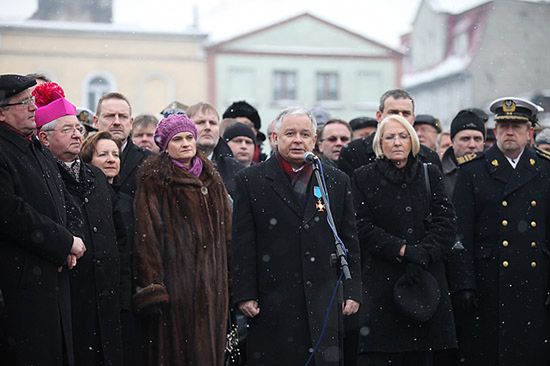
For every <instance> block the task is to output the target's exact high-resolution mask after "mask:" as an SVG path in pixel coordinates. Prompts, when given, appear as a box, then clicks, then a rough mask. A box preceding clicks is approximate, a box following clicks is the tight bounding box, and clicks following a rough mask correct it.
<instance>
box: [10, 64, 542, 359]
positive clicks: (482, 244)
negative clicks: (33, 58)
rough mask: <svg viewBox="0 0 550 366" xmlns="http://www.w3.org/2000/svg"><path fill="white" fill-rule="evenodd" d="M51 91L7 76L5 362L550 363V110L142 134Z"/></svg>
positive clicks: (181, 123)
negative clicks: (544, 113) (548, 126)
mask: <svg viewBox="0 0 550 366" xmlns="http://www.w3.org/2000/svg"><path fill="white" fill-rule="evenodd" d="M40 79H41V77H40V76H39V75H38V76H37V75H27V76H23V75H17V74H4V75H0V364H2V365H4V364H5V365H243V366H244V365H251V366H253V365H285V366H286V365H316V366H322V365H342V364H345V365H357V366H367V365H368V366H371V365H372V366H386V365H397V366H409V365H410V366H433V365H445V366H446V365H466V366H477V365H480V366H481V365H495V366H496V365H499V366H501V365H511V366H512V365H514V366H515V365H520V364H522V365H534V366H535V365H547V364H549V363H550V347H548V342H549V341H550V251H549V249H548V241H549V238H550V226H549V224H548V219H549V218H550V197H549V195H550V153H548V152H547V148H548V146H550V133H549V131H548V130H544V129H542V130H540V129H539V126H538V119H537V115H538V113H539V112H540V111H541V108H540V107H539V106H537V105H535V104H533V103H531V102H529V101H527V100H523V99H521V98H515V97H506V98H500V99H497V100H495V101H494V102H492V103H491V105H490V107H489V110H490V112H491V114H492V117H493V120H494V123H495V128H494V130H493V129H488V128H487V126H486V124H487V121H488V119H489V115H487V114H486V113H485V112H484V111H483V110H481V109H477V108H469V109H464V110H461V111H458V112H457V114H456V116H455V117H454V119H453V120H452V122H451V124H450V130H449V131H443V129H442V126H441V123H440V121H439V120H438V119H437V118H435V117H434V116H431V115H428V114H424V115H415V105H414V100H413V98H412V96H411V95H410V94H409V93H408V92H407V91H405V90H402V89H394V90H389V91H387V92H385V93H384V94H383V95H382V96H381V98H380V105H379V108H378V111H377V112H376V115H375V116H372V117H370V116H361V117H358V118H355V119H352V120H351V121H349V122H348V121H346V120H344V119H341V118H332V117H330V116H323V117H320V116H319V117H317V118H316V117H315V115H314V111H312V110H309V109H306V108H303V107H294V106H290V107H288V108H285V109H283V110H281V111H280V112H279V113H278V115H277V116H274V117H273V119H272V121H271V122H270V123H269V125H268V128H267V135H265V134H264V133H262V132H261V122H262V121H261V118H260V115H259V113H258V111H257V110H256V109H255V108H254V107H253V106H251V105H250V104H249V103H247V102H246V101H237V102H234V103H233V104H231V105H230V106H229V107H228V108H227V109H226V111H225V112H224V113H223V114H222V117H221V118H220V114H219V113H218V111H217V110H216V108H215V107H214V106H212V105H211V104H209V103H207V102H199V103H196V104H194V105H190V106H186V105H184V104H182V103H172V104H170V105H169V106H168V107H167V108H166V109H164V110H163V111H162V112H161V115H162V117H161V118H157V117H156V116H155V115H148V114H142V115H139V116H136V117H135V118H134V117H133V115H132V107H131V103H130V101H129V100H128V99H127V98H126V97H125V96H124V94H121V93H119V92H114V91H113V92H110V93H107V94H105V95H103V96H102V97H101V98H100V100H99V102H98V105H97V107H96V110H95V111H94V112H90V111H87V110H83V109H78V108H77V107H76V106H75V105H73V104H72V103H71V102H70V101H69V100H68V99H67V98H66V96H65V91H64V90H63V88H62V87H61V86H60V85H58V84H57V83H55V82H51V81H49V80H40ZM535 131H536V134H535ZM491 133H492V134H493V136H494V139H493V138H490V134H491ZM266 141H267V142H268V143H269V146H270V148H271V149H270V153H269V156H268V154H266V153H265V152H264V150H263V149H262V147H263V146H262V145H263V143H264V142H266ZM312 152H313V153H314V154H315V155H310V153H312ZM325 193H326V194H325Z"/></svg>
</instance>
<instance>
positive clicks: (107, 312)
mask: <svg viewBox="0 0 550 366" xmlns="http://www.w3.org/2000/svg"><path fill="white" fill-rule="evenodd" d="M59 170H60V172H61V176H62V177H63V181H64V182H65V185H66V186H67V189H68V191H69V192H70V193H71V195H72V196H73V198H74V200H75V202H76V203H77V205H78V206H79V207H80V210H81V212H82V219H83V226H82V231H83V234H84V238H83V240H84V243H85V244H86V253H85V254H84V256H83V257H82V258H80V260H79V261H78V264H77V266H76V267H75V268H74V269H73V270H72V271H71V306H72V318H73V324H75V327H74V329H73V341H74V347H75V361H76V364H77V365H91V366H92V365H121V364H122V343H121V336H120V294H119V284H120V260H119V253H118V247H117V239H116V231H115V226H114V221H113V212H114V207H113V199H112V195H111V190H110V187H109V183H108V182H107V179H106V178H105V175H104V174H103V173H102V172H101V171H100V170H99V169H98V168H96V167H95V166H92V165H89V164H86V163H84V162H82V163H81V167H80V176H79V181H78V182H77V181H76V180H75V179H74V178H73V177H72V176H71V175H70V174H69V173H68V172H67V171H66V169H65V168H64V167H63V166H60V167H59Z"/></svg>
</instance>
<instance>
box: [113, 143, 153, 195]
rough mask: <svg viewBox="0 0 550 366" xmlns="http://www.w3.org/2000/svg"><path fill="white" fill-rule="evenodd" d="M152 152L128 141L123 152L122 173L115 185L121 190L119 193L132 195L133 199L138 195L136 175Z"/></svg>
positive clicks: (116, 179)
mask: <svg viewBox="0 0 550 366" xmlns="http://www.w3.org/2000/svg"><path fill="white" fill-rule="evenodd" d="M151 155H152V153H151V152H150V151H147V150H144V149H142V148H140V147H137V146H136V145H134V143H133V142H132V139H130V138H129V139H128V143H127V144H126V147H125V148H124V151H123V152H122V160H121V162H120V173H119V174H118V177H116V178H115V184H117V185H118V186H119V187H120V188H119V191H120V192H122V193H125V194H127V195H130V196H131V197H132V198H133V197H134V195H135V193H136V174H137V171H138V168H139V167H140V166H141V163H143V160H145V159H146V158H148V157H149V156H151Z"/></svg>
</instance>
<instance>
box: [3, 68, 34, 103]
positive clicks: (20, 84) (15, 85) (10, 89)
mask: <svg viewBox="0 0 550 366" xmlns="http://www.w3.org/2000/svg"><path fill="white" fill-rule="evenodd" d="M34 85H36V80H34V79H33V78H29V77H27V76H23V75H16V74H4V75H0V102H2V101H4V102H5V101H6V99H8V98H9V97H11V96H13V95H16V94H18V93H21V92H22V91H23V90H25V89H28V88H30V87H31V86H34Z"/></svg>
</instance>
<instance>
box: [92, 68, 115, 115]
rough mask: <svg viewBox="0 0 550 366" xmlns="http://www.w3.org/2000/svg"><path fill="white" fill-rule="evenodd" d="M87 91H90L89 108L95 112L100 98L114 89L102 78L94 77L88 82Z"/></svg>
mask: <svg viewBox="0 0 550 366" xmlns="http://www.w3.org/2000/svg"><path fill="white" fill-rule="evenodd" d="M87 89H88V91H87V93H88V103H87V104H88V105H87V108H88V109H89V110H91V111H95V108H96V106H97V102H98V101H99V98H101V97H102V96H103V95H105V94H107V93H108V92H110V91H111V90H113V88H112V87H111V83H110V82H109V81H108V80H107V79H106V78H104V77H102V76H95V77H92V78H91V79H90V81H89V82H88V87H87Z"/></svg>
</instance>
